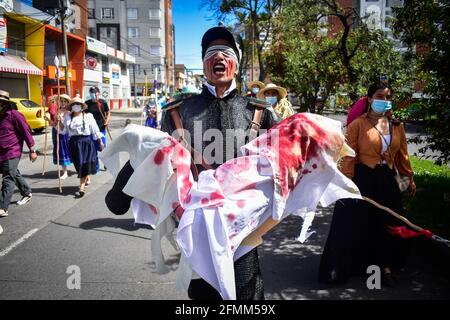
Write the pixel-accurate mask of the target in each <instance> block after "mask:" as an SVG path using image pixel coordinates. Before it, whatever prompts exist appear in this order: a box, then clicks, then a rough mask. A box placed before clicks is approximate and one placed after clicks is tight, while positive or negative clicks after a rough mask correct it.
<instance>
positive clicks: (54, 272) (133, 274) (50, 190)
mask: <svg viewBox="0 0 450 320" xmlns="http://www.w3.org/2000/svg"><path fill="white" fill-rule="evenodd" d="M139 116H140V114H138V113H136V112H134V113H133V112H128V113H127V112H125V111H123V112H115V113H114V114H113V118H112V119H113V120H112V135H113V137H114V136H117V135H118V134H119V133H120V130H121V127H122V126H123V125H124V123H125V120H126V119H128V118H130V119H132V121H133V122H134V123H139V120H140V119H139ZM35 138H36V141H37V144H38V149H39V150H40V151H42V150H43V141H44V135H43V134H41V135H37V136H35ZM49 146H51V141H50V143H49ZM50 151H51V147H50V148H49V150H48V157H47V173H46V175H45V176H42V175H41V170H42V161H43V156H42V155H41V156H40V157H39V160H38V161H37V162H36V163H34V164H31V163H30V162H29V161H28V158H27V156H28V155H27V154H25V155H24V158H23V159H22V161H21V163H20V170H21V172H22V174H23V175H24V176H25V178H26V179H27V181H28V182H29V183H30V184H31V187H32V189H33V200H32V201H31V202H29V203H27V204H26V205H24V206H17V205H16V204H12V205H11V206H10V209H9V212H10V215H9V216H8V217H5V218H1V219H0V224H1V225H2V226H3V228H4V233H3V234H2V235H0V300H3V299H186V298H187V295H186V294H185V293H182V292H177V291H176V289H175V276H176V274H175V272H174V270H175V269H176V267H177V265H176V261H177V259H178V257H179V256H178V254H177V252H176V251H175V250H174V249H173V248H172V247H171V245H170V244H169V243H168V242H167V241H165V242H163V246H164V251H165V252H167V253H168V254H169V255H168V256H166V259H167V261H168V263H169V265H170V266H171V270H172V271H170V272H169V273H167V274H165V275H158V274H156V273H155V272H154V265H153V263H152V261H151V257H150V241H149V239H150V237H151V234H152V231H151V230H150V229H149V228H148V227H147V226H143V225H135V224H134V220H133V217H132V214H131V212H128V213H127V214H126V215H124V216H114V215H113V214H112V213H110V212H109V211H108V209H107V208H106V206H105V204H104V196H105V194H106V192H107V191H108V190H109V188H110V187H111V185H112V177H111V176H110V174H109V173H107V172H104V171H102V172H100V173H99V174H97V175H96V176H94V179H93V183H92V185H90V186H89V187H88V189H87V193H86V196H85V197H84V198H82V199H74V196H73V194H74V193H75V191H77V189H78V179H77V177H76V173H75V172H74V170H73V169H72V171H71V176H70V177H69V178H68V179H67V180H64V181H63V193H62V194H60V193H59V190H58V183H57V174H56V166H54V165H53V164H52V163H51V152H50ZM19 197H20V195H19V194H17V193H16V194H15V196H14V198H13V201H17V200H18V199H19ZM331 214H332V208H325V209H321V210H319V212H318V215H317V218H316V220H315V221H314V223H313V228H314V229H315V230H316V234H314V235H313V236H312V237H311V238H310V241H308V242H307V243H305V244H300V243H298V242H296V241H294V240H292V239H293V238H294V237H295V236H296V235H297V232H298V231H299V228H300V223H301V221H300V219H297V218H290V219H288V220H286V221H284V222H283V223H282V224H281V225H280V226H278V227H277V228H276V229H274V230H273V231H272V232H270V233H269V234H268V235H267V236H266V239H265V240H266V241H265V243H264V245H263V246H262V247H261V248H260V254H261V255H260V257H261V265H262V271H263V277H264V279H265V293H266V298H267V299H286V300H297V299H449V298H450V285H449V280H448V277H447V279H446V278H445V277H444V276H443V275H441V274H440V273H438V272H435V270H434V269H433V268H434V267H436V266H433V261H432V260H430V259H431V258H430V257H428V256H423V255H421V254H420V252H422V251H420V250H419V251H417V252H419V253H415V254H414V255H413V256H412V257H411V259H410V264H409V265H408V268H407V270H406V271H405V274H404V276H403V277H402V279H401V283H400V285H399V286H398V287H396V288H394V289H382V290H375V291H370V290H368V289H367V288H366V285H365V283H366V279H354V280H353V281H352V282H350V283H349V284H347V285H345V286H339V287H330V286H325V285H320V284H319V283H318V282H317V281H316V279H317V269H318V264H319V261H320V254H321V251H322V248H323V244H324V242H325V240H326V236H327V234H328V228H329V224H330V221H331ZM72 265H76V266H79V267H80V270H81V290H69V289H68V288H67V286H66V281H67V278H68V277H69V274H67V273H66V270H67V268H68V267H69V266H72Z"/></svg>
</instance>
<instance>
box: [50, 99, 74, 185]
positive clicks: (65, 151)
mask: <svg viewBox="0 0 450 320" xmlns="http://www.w3.org/2000/svg"><path fill="white" fill-rule="evenodd" d="M59 97H60V98H59V99H60V101H61V106H60V108H59V111H58V96H57V95H55V96H52V97H51V98H50V100H49V106H48V112H49V114H50V118H47V121H48V122H49V123H50V125H51V126H52V141H53V164H55V165H56V164H57V163H58V160H57V154H56V153H57V149H58V148H57V139H56V135H57V127H56V121H55V117H56V115H57V113H60V114H62V115H63V116H64V115H65V114H66V113H69V111H68V110H67V105H68V104H69V102H70V100H71V99H70V97H69V96H68V95H67V94H62V95H60V96H59ZM59 165H60V166H61V167H62V170H63V174H62V176H61V179H62V180H64V179H67V177H68V176H69V174H68V170H67V167H68V166H70V165H72V159H71V156H70V148H69V135H68V134H67V133H66V134H62V133H61V132H60V133H59Z"/></svg>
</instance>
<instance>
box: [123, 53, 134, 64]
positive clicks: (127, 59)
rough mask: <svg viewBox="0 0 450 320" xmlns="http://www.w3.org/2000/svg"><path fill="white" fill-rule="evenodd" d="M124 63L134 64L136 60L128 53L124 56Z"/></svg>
mask: <svg viewBox="0 0 450 320" xmlns="http://www.w3.org/2000/svg"><path fill="white" fill-rule="evenodd" d="M125 61H126V62H129V63H136V58H135V57H133V56H131V55H129V54H128V53H126V54H125Z"/></svg>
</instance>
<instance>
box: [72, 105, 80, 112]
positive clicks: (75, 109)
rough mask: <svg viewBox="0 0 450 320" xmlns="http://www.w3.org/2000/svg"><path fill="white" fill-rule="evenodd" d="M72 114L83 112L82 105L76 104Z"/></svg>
mask: <svg viewBox="0 0 450 320" xmlns="http://www.w3.org/2000/svg"><path fill="white" fill-rule="evenodd" d="M72 112H81V105H79V104H74V105H73V106H72Z"/></svg>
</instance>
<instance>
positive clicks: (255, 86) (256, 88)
mask: <svg viewBox="0 0 450 320" xmlns="http://www.w3.org/2000/svg"><path fill="white" fill-rule="evenodd" d="M265 86H266V85H265V84H264V83H263V82H261V81H257V80H255V81H251V82H249V83H248V84H247V89H248V93H247V96H248V97H252V98H256V96H257V95H258V93H259V92H260V91H261V90H262V89H264V87H265Z"/></svg>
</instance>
